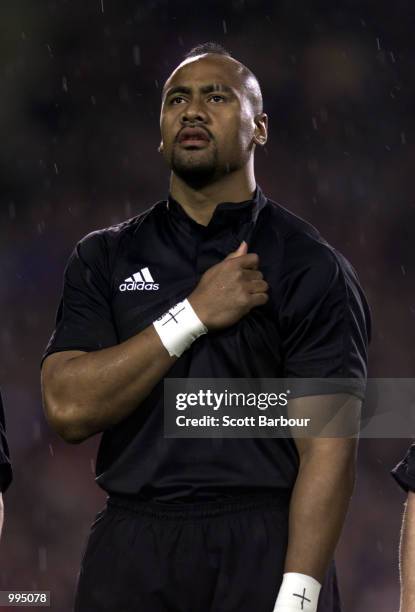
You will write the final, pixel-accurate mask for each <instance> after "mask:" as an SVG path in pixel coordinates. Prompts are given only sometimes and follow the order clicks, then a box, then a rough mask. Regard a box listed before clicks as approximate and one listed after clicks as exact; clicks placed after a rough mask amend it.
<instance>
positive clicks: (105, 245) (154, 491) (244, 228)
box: [43, 187, 370, 502]
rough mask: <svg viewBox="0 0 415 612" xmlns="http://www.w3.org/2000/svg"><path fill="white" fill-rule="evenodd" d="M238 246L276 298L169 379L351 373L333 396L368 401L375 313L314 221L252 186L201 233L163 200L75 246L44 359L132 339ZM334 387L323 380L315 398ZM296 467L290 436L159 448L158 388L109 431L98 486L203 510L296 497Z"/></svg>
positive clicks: (202, 342)
mask: <svg viewBox="0 0 415 612" xmlns="http://www.w3.org/2000/svg"><path fill="white" fill-rule="evenodd" d="M242 240H246V241H247V243H248V251H249V252H255V253H257V254H258V255H259V258H260V270H261V271H262V273H263V275H264V279H265V280H266V281H267V282H268V283H269V295H270V300H269V301H268V303H267V304H265V305H264V306H260V307H256V308H253V309H252V310H251V311H250V312H249V313H248V314H247V315H246V316H245V317H243V318H242V319H241V320H240V321H238V322H237V323H236V324H235V325H232V326H231V327H228V328H227V329H222V330H219V331H214V332H209V333H208V334H206V335H203V336H201V337H200V338H198V339H197V340H196V341H195V342H194V343H193V344H192V346H191V347H190V348H189V349H188V350H187V351H185V352H184V353H183V355H182V356H181V357H180V358H179V359H178V360H177V362H176V363H175V364H174V365H173V366H172V368H171V369H170V370H169V372H168V374H167V376H168V377H173V378H186V377H191V378H206V377H209V378H210V377H211V378H216V377H219V378H227V377H230V378H236V377H242V378H244V377H247V378H257V377H270V378H273V377H287V378H297V377H301V378H326V379H330V378H345V379H347V378H353V379H355V380H357V381H358V385H357V386H356V384H353V385H350V388H349V386H348V384H347V381H346V380H345V385H344V387H343V388H342V389H337V392H349V393H352V394H354V395H357V396H358V397H361V398H362V397H363V395H364V387H365V378H366V363H367V345H368V341H369V338H370V313H369V308H368V305H367V302H366V299H365V296H364V294H363V292H362V289H361V288H360V285H359V281H358V279H357V276H356V273H355V271H354V270H353V268H352V266H351V265H350V263H349V262H348V261H347V260H346V259H345V258H344V257H343V256H342V255H341V254H340V253H339V252H337V251H336V250H335V249H334V248H333V247H331V246H330V245H329V244H328V243H327V242H326V241H325V240H324V239H323V238H322V237H321V236H320V234H319V233H318V231H317V230H316V229H315V228H314V227H313V226H312V225H310V224H309V223H307V222H306V221H304V220H302V219H301V218H299V217H297V216H296V215H294V214H293V213H291V212H289V211H288V210H286V209H285V208H284V207H282V206H280V205H278V204H276V203H275V202H273V201H271V200H269V199H267V198H266V197H265V196H264V195H263V193H262V191H261V189H260V188H259V187H257V189H256V191H255V194H254V196H253V199H252V200H247V201H245V202H241V203H230V202H224V203H221V204H219V205H218V206H217V207H216V209H215V212H214V214H213V217H212V219H211V220H210V223H209V224H208V225H207V226H203V225H200V224H198V223H197V222H195V221H194V220H193V219H191V218H190V217H189V216H188V215H187V213H186V212H185V211H184V209H183V208H182V207H181V205H180V204H179V203H178V202H176V201H174V200H173V199H172V198H171V197H169V198H168V200H167V201H160V202H158V203H156V204H155V205H154V206H152V207H151V208H150V209H148V210H146V211H145V212H143V213H141V214H139V215H138V216H136V217H134V218H132V219H129V220H127V221H125V222H123V223H120V224H118V225H115V226H112V227H109V228H106V229H102V230H99V231H95V232H92V233H91V234H89V235H87V236H86V237H85V238H83V239H82V240H81V241H80V242H79V243H78V244H77V246H76V248H75V250H74V251H73V253H72V255H71V257H70V259H69V262H68V265H67V268H66V271H65V282H64V289H63V295H62V299H61V302H60V305H59V309H58V313H57V319H56V329H55V331H54V333H53V335H52V337H51V339H50V342H49V344H48V346H47V348H46V350H45V353H44V356H43V359H44V358H45V357H46V356H47V355H49V354H51V353H54V352H59V351H65V350H82V351H95V350H99V349H102V348H106V347H110V346H113V345H115V344H117V343H120V342H123V341H125V340H127V339H128V338H130V337H131V336H133V335H135V334H137V333H139V332H140V331H142V330H143V329H144V328H146V327H147V326H148V325H151V323H152V322H153V321H154V320H155V319H156V318H158V317H159V316H160V315H162V314H163V313H164V312H166V311H167V310H168V309H169V308H170V307H171V306H173V305H174V304H176V303H177V302H179V301H180V300H182V299H184V298H186V297H187V296H188V295H189V294H190V293H191V291H192V290H193V288H194V287H195V286H196V284H197V283H198V280H199V278H200V277H201V275H202V274H203V273H204V272H205V271H206V270H207V269H208V268H210V267H211V266H213V265H214V264H216V263H219V262H220V261H222V260H223V258H224V257H226V256H227V255H228V254H229V253H230V252H231V251H233V250H235V249H236V248H237V247H238V246H239V244H240V243H241V241H242ZM145 268H148V271H149V273H150V276H151V277H152V279H153V281H154V283H155V284H156V285H158V289H156V288H155V287H154V288H151V287H150V285H145V286H144V288H143V289H142V290H137V289H135V290H134V289H133V290H128V288H127V285H128V279H131V278H132V277H133V275H134V274H137V273H139V275H138V276H140V274H141V272H140V271H141V270H142V269H145ZM146 274H147V271H146ZM141 275H142V274H141ZM130 286H131V285H130ZM146 286H147V288H145V287H146ZM316 392H317V391H316V389H315V387H314V393H313V394H316ZM332 392H333V389H332V388H331V386H330V384H329V381H327V383H325V384H324V385H322V386H321V388H320V389H318V393H332ZM307 394H310V392H309V393H307V389H305V388H304V389H302V392H301V395H307ZM297 471H298V453H297V450H296V447H295V444H294V441H293V440H291V439H267V438H264V439H255V438H252V439H249V438H245V439H238V438H235V439H229V438H227V439H171V438H170V439H165V438H164V437H163V380H161V381H160V382H159V383H158V384H157V385H156V386H155V388H154V389H153V391H152V392H151V393H150V395H149V396H148V397H147V398H146V400H145V401H143V402H142V404H141V405H140V406H138V407H137V410H136V411H135V412H134V413H132V414H131V415H130V416H129V417H127V418H126V419H125V420H124V421H122V422H120V423H119V424H117V425H116V426H114V427H112V428H111V429H109V430H106V431H105V432H104V433H103V436H102V439H101V444H100V448H99V452H98V458H97V464H96V482H97V484H98V485H99V486H100V487H102V488H103V489H104V490H105V491H107V492H108V493H109V494H110V495H111V494H124V495H134V496H136V497H139V498H142V499H149V500H153V501H159V502H183V501H197V502H198V501H203V500H209V499H214V500H221V499H225V498H227V497H229V496H234V495H240V494H242V493H245V492H247V493H255V492H264V491H274V492H277V491H278V490H281V489H284V490H286V491H290V490H291V489H292V487H293V486H294V483H295V479H296V475H297Z"/></svg>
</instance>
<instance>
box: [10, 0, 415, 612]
mask: <svg viewBox="0 0 415 612" xmlns="http://www.w3.org/2000/svg"><path fill="white" fill-rule="evenodd" d="M414 25H415V20H414V7H413V6H412V7H411V6H410V3H409V2H403V1H399V0H398V1H396V2H392V3H391V2H386V0H377V1H376V2H368V1H364V0H363V1H359V0H356V1H349V2H340V3H339V2H331V1H326V2H320V1H316V2H310V1H309V0H281V1H276V2H269V1H268V2H266V1H262V0H259V1H255V0H232V1H230V2H219V1H217V2H216V1H211V2H209V1H206V2H205V3H204V4H203V5H200V4H198V3H196V2H190V1H189V0H185V1H183V2H169V1H168V0H144V1H138V0H135V1H132V0H123V1H122V2H116V1H115V0H86V1H84V2H76V1H74V0H71V1H69V0H44V1H42V2H33V1H31V0H15V1H13V2H12V1H11V0H9V1H7V0H6V1H5V2H2V3H1V7H0V94H1V96H0V133H1V135H2V138H1V146H0V194H1V195H0V254H1V258H0V266H1V277H0V280H1V282H0V308H1V317H2V321H3V324H2V326H1V329H0V349H1V366H0V386H1V388H2V392H3V396H4V404H5V412H6V419H7V425H8V437H9V443H10V447H11V452H12V459H13V465H14V483H13V485H12V486H11V488H10V489H9V491H8V492H7V494H6V496H5V509H6V520H5V529H4V535H3V539H2V542H1V544H0V590H6V589H12V588H18V589H47V590H50V591H51V592H52V601H53V605H52V609H53V610H56V611H59V612H69V611H70V610H71V604H72V598H73V591H74V587H75V580H76V574H77V572H78V567H79V562H80V557H81V554H82V550H83V547H84V544H85V539H86V537H87V534H88V530H89V525H90V523H91V521H92V519H93V517H94V515H95V514H96V512H98V510H99V509H100V508H101V507H102V506H103V504H104V499H105V497H104V495H103V493H102V492H101V491H99V490H98V487H97V486H96V485H95V483H94V468H95V466H94V462H95V453H96V448H97V443H98V439H92V440H89V441H87V442H86V443H84V444H82V445H78V446H76V445H75V446H70V445H66V444H65V443H63V442H61V441H60V440H59V438H58V437H57V436H56V435H55V434H54V433H52V432H51V431H50V430H49V428H48V426H47V424H46V422H45V419H44V417H43V413H42V408H41V401H40V389H39V360H40V357H41V354H42V351H43V348H44V346H45V345H46V343H47V341H48V338H49V336H50V333H51V332H52V329H53V325H54V316H55V311H56V307H57V303H58V299H59V295H60V290H61V285H62V273H63V269H64V266H65V263H66V261H67V258H68V256H69V254H70V252H71V250H72V248H73V246H74V244H75V243H76V241H77V240H79V239H80V238H81V237H82V236H83V235H85V234H86V233H88V232H90V231H92V230H94V229H97V228H99V227H104V226H107V225H110V224H113V223H116V222H118V221H121V220H123V219H125V218H128V217H131V216H133V215H135V214H137V213H138V212H140V211H142V210H144V209H146V208H148V207H149V206H151V205H152V204H153V203H154V202H155V201H157V200H159V199H163V198H164V197H165V196H166V193H167V189H168V173H167V170H166V168H165V167H164V164H163V161H162V159H161V158H160V156H159V154H158V153H157V147H158V144H159V132H158V116H159V105H160V93H161V88H162V85H163V82H164V80H165V79H166V77H167V76H168V74H169V72H170V71H171V70H172V68H174V67H175V65H176V64H177V63H178V62H179V61H180V59H181V57H182V55H183V54H184V53H185V52H187V51H188V50H189V49H190V48H191V47H192V46H194V45H195V44H198V43H201V42H206V41H208V40H214V41H216V42H219V43H221V44H223V45H224V46H225V47H226V48H228V49H229V50H230V51H231V52H232V53H233V54H234V55H235V56H236V57H237V58H239V59H240V60H241V61H243V62H244V63H246V64H247V65H248V66H249V67H250V68H251V69H252V70H253V71H254V72H255V73H256V74H257V76H258V78H259V80H260V83H261V84H262V88H263V94H264V99H265V110H266V111H267V112H268V114H269V116H270V139H269V143H268V144H267V147H266V149H265V150H264V151H259V152H258V154H257V161H256V168H257V178H258V182H259V184H260V185H261V186H262V188H263V189H264V191H265V192H266V193H267V194H268V195H269V196H270V197H272V198H273V199H275V200H277V201H278V202H279V203H281V204H282V205H284V206H285V207H287V208H289V209H290V210H292V211H293V212H295V213H296V214H299V215H300V216H303V217H304V218H306V219H307V220H309V221H311V223H313V224H314V225H316V226H317V227H318V228H319V230H320V231H321V233H322V234H323V236H324V237H325V238H326V239H327V240H328V241H329V242H330V243H331V244H333V245H334V246H335V247H336V248H337V249H339V250H340V251H341V252H343V253H344V254H345V255H346V257H347V258H348V259H349V260H350V261H351V262H352V264H353V266H354V267H355V268H356V270H357V272H358V274H359V277H360V281H361V283H362V285H363V287H364V289H365V292H366V294H367V297H368V299H369V302H370V305H371V308H372V313H373V339H372V344H371V349H370V375H371V376H372V377H413V376H414V372H415V350H414V346H415V331H414V330H415V296H414V287H415V283H414V264H415V247H414V230H415V196H414V191H413V185H414V180H413V174H414V170H415V167H414V162H415V129H414V128H415V116H414V106H413V104H414V94H415V78H414V66H415V63H414V62H415V46H414V41H413V39H414V36H413V32H414ZM414 434H415V432H412V431H410V430H409V429H408V438H409V437H410V436H412V435H414ZM408 444H409V440H408V439H405V440H403V439H401V440H387V439H379V440H378V439H376V440H363V441H362V442H361V446H360V455H359V463H358V469H359V473H358V481H357V485H356V490H355V495H354V498H353V501H352V504H351V509H350V513H349V515H348V519H347V523H346V526H345V529H344V533H343V537H342V540H341V543H340V545H339V548H338V555H337V560H338V568H339V575H340V585H341V590H342V597H343V602H344V612H367V611H368V610H370V611H376V612H391V611H393V610H397V609H398V538H399V527H400V521H401V515H402V508H403V501H404V499H405V496H404V494H403V493H402V492H401V491H400V490H399V489H398V488H397V486H396V485H395V483H394V482H393V481H392V480H391V478H390V476H389V470H390V469H391V468H392V467H393V465H394V464H395V463H396V462H397V461H398V460H399V459H400V458H401V456H402V455H403V453H404V451H405V449H406V448H407V446H408Z"/></svg>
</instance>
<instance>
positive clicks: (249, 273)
mask: <svg viewBox="0 0 415 612" xmlns="http://www.w3.org/2000/svg"><path fill="white" fill-rule="evenodd" d="M243 278H244V279H245V280H246V281H254V280H262V279H263V278H264V275H263V274H262V272H261V270H251V269H249V268H248V269H245V270H244V271H243Z"/></svg>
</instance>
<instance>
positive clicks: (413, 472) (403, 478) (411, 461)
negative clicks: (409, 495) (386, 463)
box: [391, 443, 415, 493]
mask: <svg viewBox="0 0 415 612" xmlns="http://www.w3.org/2000/svg"><path fill="white" fill-rule="evenodd" d="M391 474H392V476H393V477H394V479H395V480H396V482H397V483H398V484H399V485H400V486H401V487H402V489H403V490H404V491H406V492H408V491H412V492H413V493H415V443H413V444H411V446H410V447H409V449H408V451H407V453H406V455H405V457H404V458H403V459H402V461H400V462H399V463H398V464H397V465H396V466H395V467H394V468H393V470H392V472H391Z"/></svg>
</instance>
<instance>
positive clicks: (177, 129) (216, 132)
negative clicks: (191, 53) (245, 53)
mask: <svg viewBox="0 0 415 612" xmlns="http://www.w3.org/2000/svg"><path fill="white" fill-rule="evenodd" d="M254 117H255V114H254V110H253V108H252V105H251V102H250V100H249V98H248V94H247V91H246V88H245V86H244V80H243V78H242V76H241V74H240V71H239V69H238V63H237V62H235V61H232V60H230V59H229V58H227V57H223V56H218V55H204V56H201V57H199V58H195V59H193V58H192V60H190V61H188V62H186V63H184V64H182V65H180V66H179V67H178V68H177V69H176V70H175V71H174V72H173V74H172V75H171V76H170V78H169V79H168V80H167V82H166V85H165V87H164V90H163V101H162V107H161V117H160V129H161V137H162V147H163V155H164V157H165V159H166V161H167V163H168V165H169V167H170V168H171V169H172V170H173V172H174V173H175V174H176V175H178V176H179V177H181V178H182V179H183V180H184V181H185V182H188V183H190V184H196V185H197V184H199V185H202V184H207V183H209V182H211V181H213V180H216V179H218V178H220V177H221V176H223V175H225V174H226V173H228V172H233V171H235V170H237V169H239V168H241V167H243V166H244V165H245V164H246V163H247V161H248V159H249V157H250V155H251V151H252V146H253V137H254V132H255V122H254Z"/></svg>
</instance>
